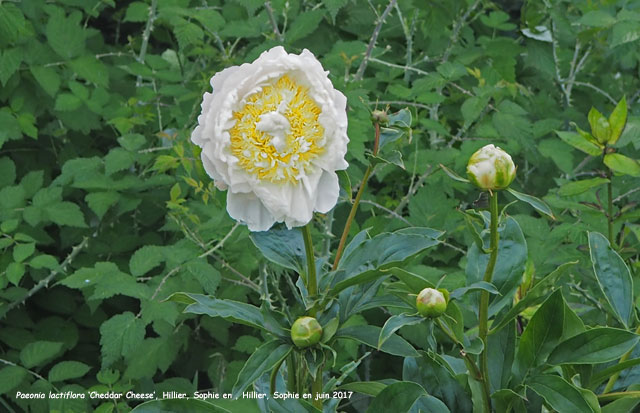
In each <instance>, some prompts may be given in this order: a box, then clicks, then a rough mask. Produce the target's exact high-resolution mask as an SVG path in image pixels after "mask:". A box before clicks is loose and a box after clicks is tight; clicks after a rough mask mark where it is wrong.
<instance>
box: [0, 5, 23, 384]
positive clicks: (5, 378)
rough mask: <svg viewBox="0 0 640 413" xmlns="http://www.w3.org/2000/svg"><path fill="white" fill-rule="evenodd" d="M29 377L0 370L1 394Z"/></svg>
mask: <svg viewBox="0 0 640 413" xmlns="http://www.w3.org/2000/svg"><path fill="white" fill-rule="evenodd" d="M0 7H2V6H1V5H0ZM27 376H29V373H27V370H25V369H24V368H22V367H20V366H7V367H4V368H3V369H2V370H0V394H6V393H8V392H9V391H10V390H13V389H15V388H16V387H18V386H19V385H20V383H22V381H23V380H24V379H26V378H27Z"/></svg>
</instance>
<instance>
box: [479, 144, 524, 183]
mask: <svg viewBox="0 0 640 413" xmlns="http://www.w3.org/2000/svg"><path fill="white" fill-rule="evenodd" d="M467 175H468V176H469V180H471V182H472V183H473V184H474V185H475V186H477V187H478V188H482V189H488V190H499V189H506V188H507V187H508V186H509V184H511V182H513V179H514V178H515V177H516V166H515V165H514V164H513V160H511V156H510V155H509V154H508V153H506V152H505V151H503V150H502V149H500V148H499V147H497V146H493V145H491V144H490V145H486V146H484V147H482V148H480V149H478V150H477V151H476V153H474V154H473V155H471V158H469V163H468V164H467Z"/></svg>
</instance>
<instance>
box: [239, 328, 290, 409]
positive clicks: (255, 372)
mask: <svg viewBox="0 0 640 413" xmlns="http://www.w3.org/2000/svg"><path fill="white" fill-rule="evenodd" d="M292 350H293V346H292V345H291V344H287V343H283V342H282V341H280V340H272V341H268V342H266V343H264V344H263V345H262V346H260V347H258V349H257V350H256V351H255V352H254V353H253V354H252V355H251V357H249V359H248V360H247V362H246V363H245V364H244V366H243V367H242V370H240V373H239V374H238V380H236V384H234V385H233V390H232V393H233V397H234V398H237V397H239V396H240V395H241V394H242V392H243V391H245V389H246V388H247V387H248V386H249V385H251V384H252V383H253V382H254V381H256V380H257V379H258V378H259V377H260V376H262V375H263V374H264V373H266V372H268V371H271V370H272V369H273V368H274V367H275V366H276V365H277V364H279V363H280V362H281V361H282V360H284V358H285V357H287V356H288V355H289V353H290V352H291V351H292Z"/></svg>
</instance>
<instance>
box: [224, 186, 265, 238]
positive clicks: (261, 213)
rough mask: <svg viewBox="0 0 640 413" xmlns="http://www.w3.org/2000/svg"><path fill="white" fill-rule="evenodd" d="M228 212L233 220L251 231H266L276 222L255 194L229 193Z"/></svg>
mask: <svg viewBox="0 0 640 413" xmlns="http://www.w3.org/2000/svg"><path fill="white" fill-rule="evenodd" d="M227 211H228V212H229V215H230V216H231V218H233V219H235V220H236V221H240V222H242V223H245V224H247V227H249V231H266V230H268V229H269V228H271V227H272V226H273V224H274V223H275V222H276V220H275V218H274V217H273V215H271V214H270V213H269V211H268V210H267V209H266V208H265V207H264V206H263V205H262V202H260V200H259V199H258V197H256V196H255V194H253V193H246V194H236V193H233V192H231V191H229V192H227Z"/></svg>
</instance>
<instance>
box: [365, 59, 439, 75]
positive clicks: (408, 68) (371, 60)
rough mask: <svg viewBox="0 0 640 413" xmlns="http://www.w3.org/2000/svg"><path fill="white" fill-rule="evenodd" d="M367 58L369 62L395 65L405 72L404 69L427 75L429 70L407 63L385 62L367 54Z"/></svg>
mask: <svg viewBox="0 0 640 413" xmlns="http://www.w3.org/2000/svg"><path fill="white" fill-rule="evenodd" d="M368 59H369V61H370V62H373V63H379V64H381V65H385V66H389V67H395V68H396V69H402V70H404V71H405V72H406V71H411V72H416V73H418V74H420V75H428V74H429V72H426V71H424V70H420V69H417V68H415V67H413V66H408V65H404V66H403V65H398V64H395V63H390V62H385V61H384V60H380V59H376V58H375V57H371V56H369V58H368Z"/></svg>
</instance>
